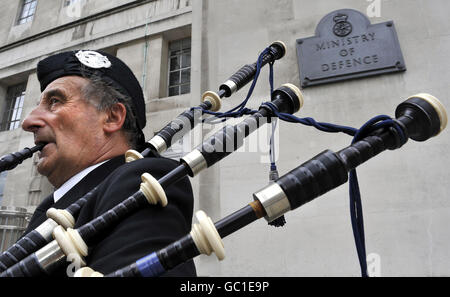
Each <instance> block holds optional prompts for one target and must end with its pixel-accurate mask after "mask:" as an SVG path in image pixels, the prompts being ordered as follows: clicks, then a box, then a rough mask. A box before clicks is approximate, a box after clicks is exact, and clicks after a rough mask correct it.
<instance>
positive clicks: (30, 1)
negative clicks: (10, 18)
mask: <svg viewBox="0 0 450 297" xmlns="http://www.w3.org/2000/svg"><path fill="white" fill-rule="evenodd" d="M36 8H37V0H23V1H22V5H21V6H20V11H19V15H18V17H17V25H22V24H26V23H28V22H31V21H33V19H34V15H35V14H36ZM25 11H26V15H24V12H25Z"/></svg>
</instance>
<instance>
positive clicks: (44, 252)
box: [35, 240, 66, 272]
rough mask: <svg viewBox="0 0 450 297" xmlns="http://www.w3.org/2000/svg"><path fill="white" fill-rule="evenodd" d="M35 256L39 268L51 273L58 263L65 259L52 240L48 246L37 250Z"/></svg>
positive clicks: (56, 243)
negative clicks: (39, 265)
mask: <svg viewBox="0 0 450 297" xmlns="http://www.w3.org/2000/svg"><path fill="white" fill-rule="evenodd" d="M35 255H36V258H37V259H38V261H39V263H40V264H41V267H42V268H43V269H44V270H45V271H47V272H51V271H53V269H54V268H56V267H57V266H58V263H59V261H62V260H64V259H65V258H66V255H65V254H64V252H63V250H62V249H61V248H60V247H59V244H58V242H57V241H56V240H52V241H51V242H50V243H49V244H47V245H46V246H44V247H43V248H41V249H40V250H38V251H37V252H36V253H35Z"/></svg>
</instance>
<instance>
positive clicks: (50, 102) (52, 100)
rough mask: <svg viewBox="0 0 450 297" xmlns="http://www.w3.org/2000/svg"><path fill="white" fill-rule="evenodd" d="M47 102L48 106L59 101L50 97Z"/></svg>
mask: <svg viewBox="0 0 450 297" xmlns="http://www.w3.org/2000/svg"><path fill="white" fill-rule="evenodd" d="M48 102H49V104H50V105H55V104H56V103H59V102H61V101H59V99H57V98H54V97H52V98H50V100H48Z"/></svg>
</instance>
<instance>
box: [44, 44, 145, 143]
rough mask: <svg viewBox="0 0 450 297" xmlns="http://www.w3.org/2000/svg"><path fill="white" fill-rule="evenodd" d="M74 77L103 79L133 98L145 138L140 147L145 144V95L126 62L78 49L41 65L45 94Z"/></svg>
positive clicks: (53, 57) (61, 54) (103, 54)
mask: <svg viewBox="0 0 450 297" xmlns="http://www.w3.org/2000/svg"><path fill="white" fill-rule="evenodd" d="M70 75H77V76H82V77H90V76H96V77H99V78H100V79H102V80H104V81H105V82H107V83H110V84H111V85H113V86H114V87H116V88H117V89H118V90H119V91H120V92H122V93H124V94H125V95H128V96H130V97H131V98H132V102H133V105H134V106H133V108H134V113H135V114H136V122H137V126H138V128H139V130H140V134H141V138H143V139H139V140H138V141H137V142H138V144H143V142H145V139H144V137H143V133H142V129H143V128H144V127H145V124H146V116H145V100H144V94H143V91H142V88H141V85H140V84H139V82H138V80H137V79H136V76H135V75H134V74H133V72H132V71H131V69H130V68H129V67H128V66H127V65H126V64H125V63H124V62H123V61H122V60H120V59H119V58H117V57H115V56H113V55H110V54H108V53H105V52H101V51H91V50H75V51H68V52H63V53H58V54H55V55H52V56H50V57H47V58H45V59H44V60H42V61H40V62H39V63H38V65H37V76H38V80H39V82H40V85H41V92H42V91H44V90H45V88H46V87H47V86H48V85H49V84H50V83H51V82H52V81H54V80H56V79H58V78H60V77H63V76H70Z"/></svg>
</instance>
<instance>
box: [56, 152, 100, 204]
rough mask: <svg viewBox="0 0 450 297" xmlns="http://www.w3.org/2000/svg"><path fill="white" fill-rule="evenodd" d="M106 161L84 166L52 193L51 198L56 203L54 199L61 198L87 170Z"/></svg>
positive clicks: (86, 173)
mask: <svg viewBox="0 0 450 297" xmlns="http://www.w3.org/2000/svg"><path fill="white" fill-rule="evenodd" d="M106 161H108V160H106ZM106 161H103V162H101V163H97V164H94V165H92V166H89V167H88V168H85V169H83V170H82V171H80V172H78V173H77V174H75V175H74V176H72V177H71V178H70V179H69V180H68V181H66V182H65V183H64V184H63V185H62V186H61V187H59V188H58V189H57V190H56V191H55V192H54V193H53V199H54V201H55V203H56V201H58V200H59V199H61V197H62V196H64V195H65V194H66V193H67V192H68V191H69V190H70V189H72V188H73V187H74V186H75V185H76V184H77V183H78V182H80V181H81V180H82V179H83V178H84V177H85V176H86V175H88V174H89V172H91V171H92V170H94V169H95V168H97V167H98V166H100V165H102V164H103V163H105V162H106Z"/></svg>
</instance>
